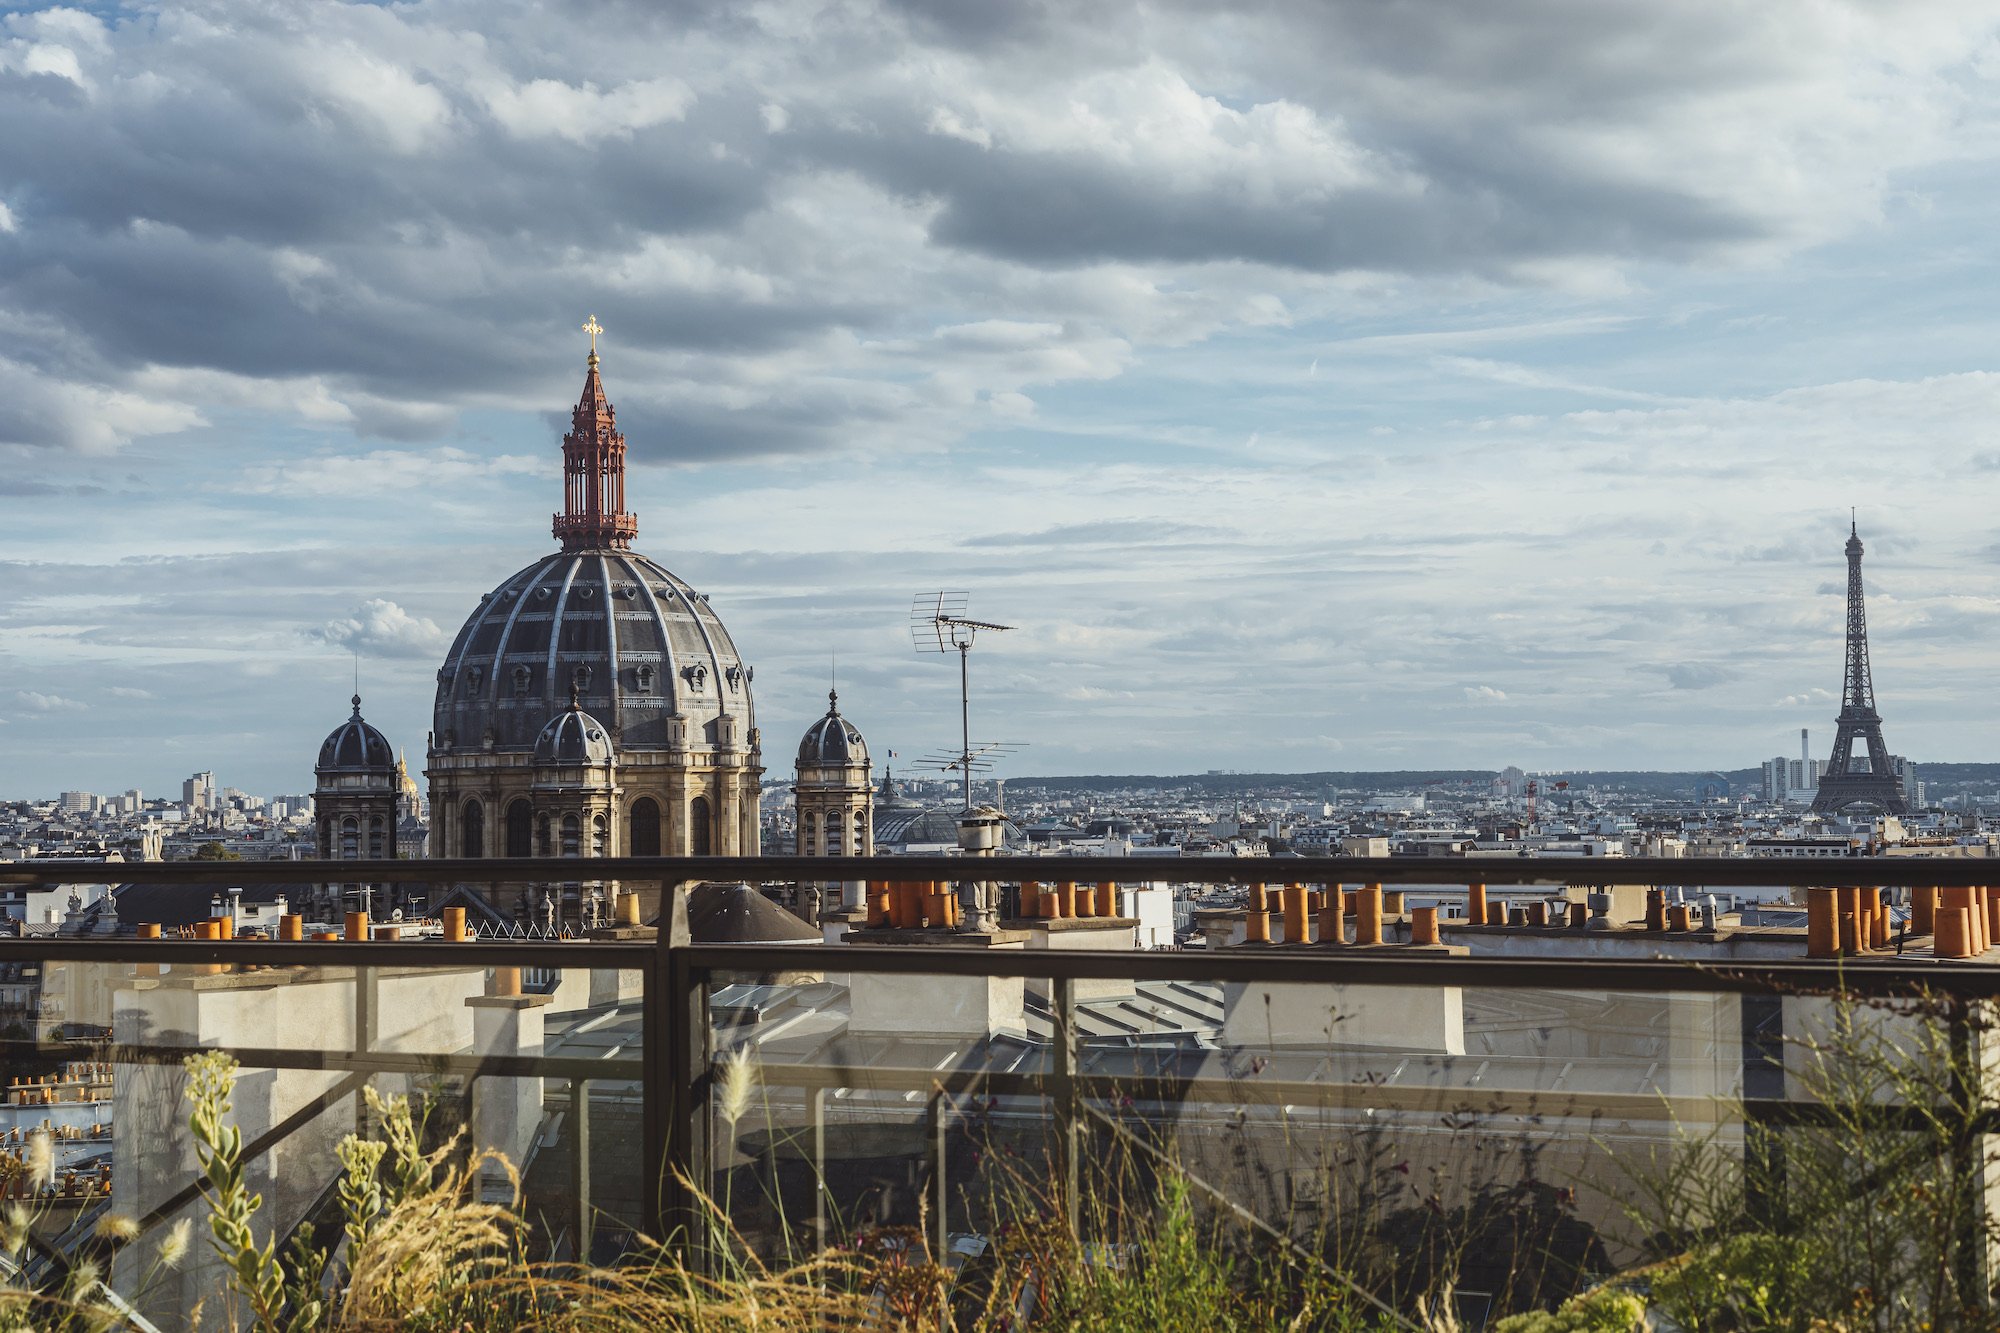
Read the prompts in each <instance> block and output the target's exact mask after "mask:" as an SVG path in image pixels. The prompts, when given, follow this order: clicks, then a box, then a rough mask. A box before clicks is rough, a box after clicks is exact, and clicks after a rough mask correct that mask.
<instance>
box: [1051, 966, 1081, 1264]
mask: <svg viewBox="0 0 2000 1333" xmlns="http://www.w3.org/2000/svg"><path fill="white" fill-rule="evenodd" d="M1049 992H1050V1000H1051V1002H1052V1003H1051V1005H1050V1011H1051V1013H1052V1015H1053V1017H1054V1019H1055V1032H1054V1034H1053V1037H1054V1039H1053V1042H1052V1047H1053V1050H1052V1059H1051V1060H1050V1071H1049V1073H1050V1077H1049V1094H1050V1100H1051V1101H1052V1102H1054V1103H1055V1106H1054V1113H1055V1122H1056V1134H1055V1139H1056V1161H1055V1187H1056V1192H1057V1193H1058V1194H1059V1195H1060V1196H1061V1198H1062V1207H1063V1212H1064V1215H1065V1216H1066V1217H1067V1218H1068V1219H1069V1228H1070V1233H1071V1234H1072V1235H1075V1236H1080V1235H1081V1234H1082V1232H1081V1229H1080V1227H1081V1221H1082V1200H1081V1199H1079V1198H1078V1197H1077V1195H1078V1181H1079V1180H1080V1178H1081V1165H1082V1164H1081V1160H1080V1159H1081V1158H1082V1156H1083V1152H1082V1144H1081V1143H1080V1142H1079V1140H1078V1135H1079V1132H1080V1129H1081V1126H1080V1124H1079V1121H1080V1120H1081V1118H1082V1117H1081V1116H1080V1115H1079V1113H1078V1106H1077V1096H1076V983H1075V982H1073V981H1072V980H1071V979H1070V978H1068V977H1055V978H1053V979H1052V980H1051V981H1050V983H1049Z"/></svg>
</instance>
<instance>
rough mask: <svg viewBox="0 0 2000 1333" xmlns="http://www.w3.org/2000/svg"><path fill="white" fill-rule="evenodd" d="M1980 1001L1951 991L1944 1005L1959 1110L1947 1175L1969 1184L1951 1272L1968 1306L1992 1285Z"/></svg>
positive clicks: (1978, 1303) (1981, 1302)
mask: <svg viewBox="0 0 2000 1333" xmlns="http://www.w3.org/2000/svg"><path fill="white" fill-rule="evenodd" d="M1978 1003H1980V1001H1977V1000H1972V999H1966V998H1964V997H1961V996H1956V995H1954V996H1952V997H1950V998H1949V999H1948V1000H1947V1001H1946V1004H1947V1005H1948V1006H1949V1010H1948V1012H1949V1014H1950V1018H1949V1020H1948V1021H1949V1025H1950V1031H1949V1038H1948V1039H1949V1041H1950V1043H1951V1047H1950V1050H1951V1055H1950V1060H1951V1100H1952V1105H1953V1106H1954V1108H1956V1111H1957V1114H1958V1123H1957V1124H1956V1125H1954V1126H1953V1127H1952V1128H1953V1133H1952V1141H1951V1165H1952V1176H1953V1178H1954V1179H1956V1180H1960V1181H1965V1182H1968V1183H1969V1188H1970V1193H1969V1194H1968V1196H1967V1198H1966V1204H1965V1207H1964V1208H1963V1209H1962V1210H1960V1217H1959V1220H1958V1235H1957V1237H1956V1238H1955V1239H1956V1242H1957V1243H1956V1245H1955V1246H1954V1250H1955V1253H1954V1255H1953V1265H1952V1266H1953V1268H1954V1270H1955V1271H1954V1274H1953V1276H1954V1277H1955V1279H1956V1280H1957V1284H1958V1299H1959V1304H1960V1305H1961V1306H1962V1307H1964V1308H1965V1309H1967V1310H1980V1311H1984V1310H1986V1309H1987V1308H1988V1305H1989V1303H1990V1302H1989V1298H1990V1295H1991V1287H1990V1286H1989V1283H1988V1279H1987V1271H1988V1268H1989V1267H1990V1265H1989V1263H1988V1252H1987V1247H1988V1244H1989V1237H1988V1235H1987V1230H1988V1227H1987V1215H1988V1211H1989V1210H1988V1209H1987V1206H1986V1194H1987V1190H1988V1189H1989V1188H1990V1181H1989V1177H1990V1175H1991V1171H1990V1164H1989V1163H1988V1162H1987V1160H1986V1154H1985V1152H1984V1151H1983V1149H1982V1146H1981V1145H1982V1141H1983V1140H1984V1138H1985V1135H1984V1134H1983V1133H1982V1130H1983V1129H1984V1121H1985V1110H1986V1087H1985V1083H1986V1074H1985V1065H1984V1061H1983V1060H1982V1059H1981V1058H1980V1053H1979V1051H1978V1050H1977V1049H1976V1046H1975V1043H1976V1040H1977V1038H1976V1036H1975V1033H1974V1025H1973V1021H1972V1015H1971V1014H1970V1013H1969V1012H1968V1010H1969V1009H1970V1007H1971V1006H1972V1005H1975V1004H1978Z"/></svg>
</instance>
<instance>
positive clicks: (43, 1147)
mask: <svg viewBox="0 0 2000 1333" xmlns="http://www.w3.org/2000/svg"><path fill="white" fill-rule="evenodd" d="M27 1161H28V1184H29V1185H31V1186H32V1187H34V1188H35V1189H38V1190H41V1189H47V1188H48V1187H49V1186H50V1185H51V1184H53V1183H54V1182H55V1178H56V1148H55V1140H54V1139H52V1138H50V1137H49V1132H48V1131H47V1130H46V1129H38V1130H36V1131H35V1132H34V1133H32V1134H30V1135H29V1136H28V1156H27Z"/></svg>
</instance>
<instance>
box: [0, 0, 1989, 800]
mask: <svg viewBox="0 0 2000 1333" xmlns="http://www.w3.org/2000/svg"><path fill="white" fill-rule="evenodd" d="M1996 35H2000V9H1996V7H1995V6H1993V5H1975V4H1966V3H1945V4H1926V3H1922V2H1921V0H1898V2H1897V3H1893V4H1892V3H1880V4H1876V3H1848V2H1845V0H1768V2H1767V3H1762V4H1756V5H1745V4H1741V3H1738V2H1737V0H1684V2H1683V3H1676V4H1673V5H1606V4H1603V3H1601V0H1519V2H1518V3H1510V4H1507V5H1493V4H1490V3H1486V2H1485V0H1457V2H1453V0H1431V2H1430V3H1416V4H1391V5H1375V4H1353V5H1327V4H1324V3H1320V0H1268V2H1267V3H1245V4H1240V5H1233V6H1229V5H1218V4H1214V3H1211V2H1210V0H1200V2H1199V3H1187V4H1175V3H1127V2H1126V0H1104V3H1099V4H1091V5H1074V4H1066V3H1059V2H1055V0H1052V2H1051V3H1048V4H1034V3H1018V4H1009V5H993V4H990V3H985V0H852V2H851V3H841V2H839V0H831V2H828V3H791V2H790V0H770V2H769V3H744V2H743V0H735V2H733V3H721V2H718V3H709V2H707V0H673V3H656V2H653V0H648V2H646V3H636V2H635V3H629V4H627V3H619V2H617V0H579V2H578V3H573V4H568V5H560V4H523V3H516V2H515V0H437V2H433V0H415V2H414V3H409V4H402V5H394V6H369V5H337V4H331V3H286V2H285V0H196V2H195V3H175V4H171V5H162V6H157V7H154V6H143V5H141V6H131V7H118V6H101V7H90V8H87V9H76V8H38V7H18V6H13V7H9V6H5V5H0V127H4V129H0V796H5V797H17V798H18V797H35V796H49V795H53V794H54V793H55V792H57V791H59V790H63V789H73V788H82V789H85V790H92V791H120V790H124V789H125V788H127V787H133V786H137V787H140V788H141V789H142V790H146V791H147V792H148V793H149V794H175V793H177V791H178V784H179V782H180V779H181V778H182V777H184V776H185V775H186V774H188V773H189V772H192V771H194V770H197V769H207V770H212V771H214V772H215V774H216V776H217V780H218V781H219V782H220V783H222V784H224V785H231V786H237V787H241V788H243V789H244V790H247V791H251V792H257V793H262V794H273V793H281V792H296V791H305V790H309V789H310V787H311V784H312V773H311V765H312V761H313V759H314V757H315V753H316V751H317V747H318V743H319V741H320V739H321V738H322V737H323V736H324V735H325V734H326V732H327V731H328V730H329V729H331V728H332V727H333V726H334V725H336V724H337V723H338V722H340V721H341V720H342V718H344V717H345V715H346V712H347V702H346V701H347V696H348V694H349V693H350V692H351V690H352V688H353V680H354V674H355V671H356V665H355V663H356V654H357V653H358V655H359V668H358V669H359V676H360V683H361V690H362V693H363V695H364V699H365V705H366V706H365V711H366V713H367V715H368V717H369V718H370V720H371V721H374V722H375V723H376V724H377V725H379V726H380V727H381V728H382V729H383V730H384V731H385V732H386V733H387V735H388V736H389V738H390V740H391V741H392V742H393V743H395V744H397V745H399V746H401V747H403V748H405V749H406V750H407V751H408V752H409V754H410V758H411V764H412V767H420V766H421V757H422V753H423V749H424V745H425V737H426V733H427V731H428V729H429V725H430V719H429V707H430V699H431V694H432V690H433V687H434V674H435V671H436V669H437V666H438V664H439V662H440V661H441V660H442V657H443V654H444V650H445V648H446V647H447V645H448V644H449V641H450V639H451V637H452V635H453V634H454V633H455V631H456V629H457V627H458V626H459V625H460V624H461V623H462V622H463V620H464V619H465V617H466V616H467V615H468V614H470V613H471V611H472V610H473V609H474V608H475V607H476V606H477V604H478V601H479V597H480V595H481V594H482V593H484V592H486V591H488V590H489V589H491V588H493V587H495V586H496V585H498V584H499V583H501V582H502V580H503V579H505V578H506V577H507V576H508V575H509V574H510V573H512V572H513V571H514V570H516V569H518V568H520V567H521V566H523V565H526V564H528V563H529V562H531V561H533V560H534V559H536V558H537V557H538V556H540V555H542V554H544V553H545V552H547V551H548V550H550V549H552V547H553V546H554V542H553V541H552V539H551V537H550V535H549V526H548V525H549V516H550V514H551V512H552V511H553V510H555V509H556V508H557V507H559V504H560V473H559V440H560V435H561V432H562V430H563V429H564V428H565V426H566V421H567V416H568V410H569V407H570V405H571V404H573V403H574V402H575V400H576V396H577V393H578V390H579V388H580V386H581V381H582V372H583V357H584V354H585V352H586V350H587V344H586V339H585V337H584V335H583V334H582V333H581V332H580V331H579V325H581V324H582V322H583V321H584V319H585V317H586V316H588V315H595V316H596V317H597V318H598V319H599V321H601V323H602V324H603V326H604V328H605V330H606V332H605V334H604V335H603V339H602V352H603V358H604V360H603V370H604V377H605V382H606V386H607V389H608V391H609V393H610V396H611V398H612V400H613V402H614V403H615V404H616V405H617V408H618V412H619V422H620V425H621V426H622V428H623V429H624V431H625V433H626V437H627V440H628V443H629V447H630V450H631V459H632V472H631V475H630V477H629V478H628V484H627V494H628V502H629V507H630V508H632V509H633V510H635V511H636V512H637V514H638V516H639V526H640V532H639V539H638V541H637V543H636V545H637V548H638V549H640V550H642V551H644V552H645V553H646V554H648V555H649V556H651V557H652V558H654V559H656V560H658V561H659V562H660V563H662V564H664V565H665V566H666V567H667V568H669V569H672V570H674V571H675V572H676V573H677V574H679V575H680V576H682V577H683V578H685V579H687V580H689V581H690V582H691V583H692V584H693V585H694V586H695V587H696V588H698V589H700V590H702V591H704V592H707V593H708V594H709V595H710V597H711V602H712V605H713V606H714V608H715V609H716V611H717V612H718V614H720V615H721V617H722V618H723V621H724V623H725V624H727V625H728V627H729V629H730V631H731V633H732V635H733V637H734V638H735V640H736V643H737V646H738V647H739V649H740V650H741V651H742V653H743V654H744V657H745V659H746V660H748V661H750V662H751V663H753V664H754V665H755V666H756V668H757V671H758V674H757V678H756V690H757V707H758V721H759V723H760V725H761V727H762V731H763V741H764V753H765V758H766V762H767V764H768V765H769V766H770V768H771V769H772V770H773V772H774V773H782V772H784V771H786V769H787V766H788V765H789V763H790V758H791V754H792V752H793V749H794V746H795V744H796V738H797V737H798V736H799V734H800V733H801V732H802V731H803V730H804V728H805V727H806V725H807V724H808V723H809V722H810V721H811V720H812V719H813V718H815V717H816V716H818V715H819V714H820V713H821V712H822V711H823V709H824V704H825V691H826V688H827V684H828V681H829V678H830V677H831V678H833V679H837V681H838V684H839V688H840V694H841V704H842V711H843V712H844V713H845V714H846V715H847V716H848V717H849V718H850V719H851V720H853V721H854V722H855V723H856V724H857V725H859V726H860V727H861V729H862V730H863V731H864V733H865V734H866V735H867V737H868V740H869V742H870V745H871V747H872V748H873V749H874V751H875V753H876V754H877V755H878V756H881V755H883V754H885V753H886V752H887V751H889V750H895V751H896V752H897V753H898V754H899V755H900V756H903V758H902V759H900V760H899V761H898V762H899V763H903V762H908V761H910V760H914V759H915V758H916V757H918V756H920V755H922V754H924V753H927V752H930V751H932V750H936V749H939V748H942V747H945V746H949V745H951V744H953V743H955V741H956V739H957V697H956V691H957V678H956V677H957V673H956V671H955V670H954V669H953V664H951V663H949V662H948V661H945V660H942V659H939V658H937V657H935V656H930V657H926V656H921V655H919V654H918V653H916V652H915V651H914V650H913V648H912V646H911V642H910V636H909V632H908V627H907V621H908V617H909V608H910V605H911V602H912V599H913V597H914V596H915V595H916V594H919V593H921V592H925V591H934V590H937V589H940V588H951V589H963V590H965V591H966V592H967V593H968V594H969V599H970V607H971V612H972V614H973V615H975V616H979V617H981V618H985V619H991V620H995V621H999V622H1003V623H1006V624H1009V625H1013V626H1016V627H1017V628H1015V629H1014V630H1012V631H1011V632H1009V633H1006V634H997V635H991V636H987V637H984V638H982V639H981V640H980V641H979V644H978V646H977V647H976V648H975V650H974V654H973V662H972V686H973V704H972V709H973V722H972V729H973V733H974V738H975V740H977V741H987V740H990V741H1008V742H1015V743H1018V744H1020V745H1022V746H1023V747H1024V748H1022V749H1021V750H1019V751H1018V752H1017V753H1016V754H1014V755H1013V756H1012V757H1011V758H1009V759H1007V760H1006V761H1005V766H1004V767H1003V768H1002V769H1001V770H1000V771H1001V772H1002V773H1007V772H1012V773H1014V774H1017V775H1018V774H1031V773H1032V774H1061V773H1119V772H1132V773H1185V772H1201V771H1205V770H1208V769H1246V770H1280V771H1309V770H1322V769H1378V768H1432V767H1449V768H1499V767H1501V766H1503V765H1507V764H1518V765H1520V766H1522V767H1524V768H1528V769H1540V768H1558V767H1560V768H1593V767H1594V768H1710V767H1725V768H1728V767H1738V766H1742V765H1746V764H1752V763H1755V762H1757V761H1759V760H1760V759H1762V758H1766V757H1769V756H1772V755H1776V754H1786V755H1795V754H1796V753H1797V752H1798V731H1799V729H1800V728H1801V727H1810V728H1812V729H1813V733H1814V734H1813V741H1812V745H1813V750H1814V753H1815V754H1817V755H1820V756H1822V757H1823V756H1824V754H1825V753H1826V752H1827V750H1828V749H1829V748H1830V745H1831V741H1832V735H1833V717H1834V714H1835V712H1836V709H1837V706H1838V694H1839V689H1840V680H1841V635H1842V631H1843V601H1842V594H1843V591H1844V580H1845V566H1844V561H1843V556H1842V544H1843V542H1844V541H1845V539H1846V537H1847V532H1848V525H1849V521H1850V518H1849V515H1850V508H1852V510H1853V511H1854V512H1855V514H1856V516H1857V520H1858V523H1859V527H1860V532H1861V536H1862V537H1863V539H1864V541H1865V542H1866V543H1867V564H1866V573H1867V578H1868V590H1869V606H1868V612H1869V623H1870V628H1871V630H1872V648H1873V657H1874V668H1875V685H1876V691H1877V695H1878V699H1879V703H1880V706H1881V710H1882V713H1883V717H1884V729H1885V732H1886V734H1887V738H1888V741H1889V745H1890V748H1891V749H1892V750H1894V751H1896V752H1898V753H1903V754H1907V755H1910V756H1911V757H1912V758H1914V759H1916V760H1918V761H1920V762H1921V761H1924V760H1937V761H1942V760H2000V715H1996V711H1995V708H1994V706H1993V703H1992V700H1993V699H1994V697H1995V692H1994V690H1993V687H1992V675H1993V664H1994V662H1995V658H1996V654H2000V535H1996V533H1995V531H1994V523H1993V514H1994V511H1995V499H1996V496H2000V432H1996V431H1995V429H1994V425H1993V423H1994V421H1995V419H1996V410H2000V352H1997V351H1996V339H1995V334H1996V332H2000V313H1996V312H2000V273H1996V259H2000V255H1996V247H1995V243H1994V240H1993V229H1992V218H1993V217H1994V215H1995V213H1996V210H1997V209H2000V135H1996V129H2000V89H1996V83H1995V75H1996V73H2000V42H1996Z"/></svg>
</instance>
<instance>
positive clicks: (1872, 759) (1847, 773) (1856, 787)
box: [1812, 524, 1910, 815]
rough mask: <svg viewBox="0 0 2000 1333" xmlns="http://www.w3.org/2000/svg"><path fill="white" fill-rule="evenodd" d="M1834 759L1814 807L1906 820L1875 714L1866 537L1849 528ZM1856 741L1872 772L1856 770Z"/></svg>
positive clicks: (1822, 779) (1905, 806)
mask: <svg viewBox="0 0 2000 1333" xmlns="http://www.w3.org/2000/svg"><path fill="white" fill-rule="evenodd" d="M1835 726H1836V727H1837V728H1838V730H1836V731H1835V733H1834V737H1833V757H1832V758H1831V759H1829V760H1828V761H1827V765H1826V772H1825V773H1824V774H1822V775H1821V776H1820V780H1819V794H1818V795H1817V796H1815V797H1813V803H1812V808H1813V810H1814V812H1815V813H1818V814H1831V813H1833V812H1834V811H1836V810H1842V809H1845V808H1846V807H1848V806H1850V805H1873V806H1878V807H1880V808H1881V810H1882V811H1883V812H1884V813H1885V814H1891V815H1906V814H1908V813H1909V812H1910V803H1909V801H1908V800H1907V799H1905V798H1904V795H1903V784H1902V781H1901V780H1900V779H1898V778H1897V776H1896V773H1895V770H1894V768H1893V767H1892V766H1891V764H1890V761H1889V747H1888V745H1887V744H1886V743H1884V741H1883V740H1882V715H1881V714H1880V713H1878V712H1876V711H1875V680H1874V676H1873V675H1872V673H1871V672H1870V671H1869V669H1868V617H1867V613H1866V612H1865V611H1864V610H1863V608H1862V604H1861V534H1860V530H1859V529H1858V528H1856V527H1854V526H1853V525H1851V524H1850V526H1849V529H1848V537H1847V674H1846V679H1845V680H1843V681H1842V682H1841V687H1840V716H1839V717H1838V718H1837V719H1836V720H1835ZM1856 741H1860V742H1861V743H1862V744H1864V745H1866V746H1867V747H1868V769H1867V771H1866V772H1862V771H1860V770H1858V769H1856V768H1855V766H1854V758H1855V756H1854V745H1855V742H1856Z"/></svg>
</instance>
